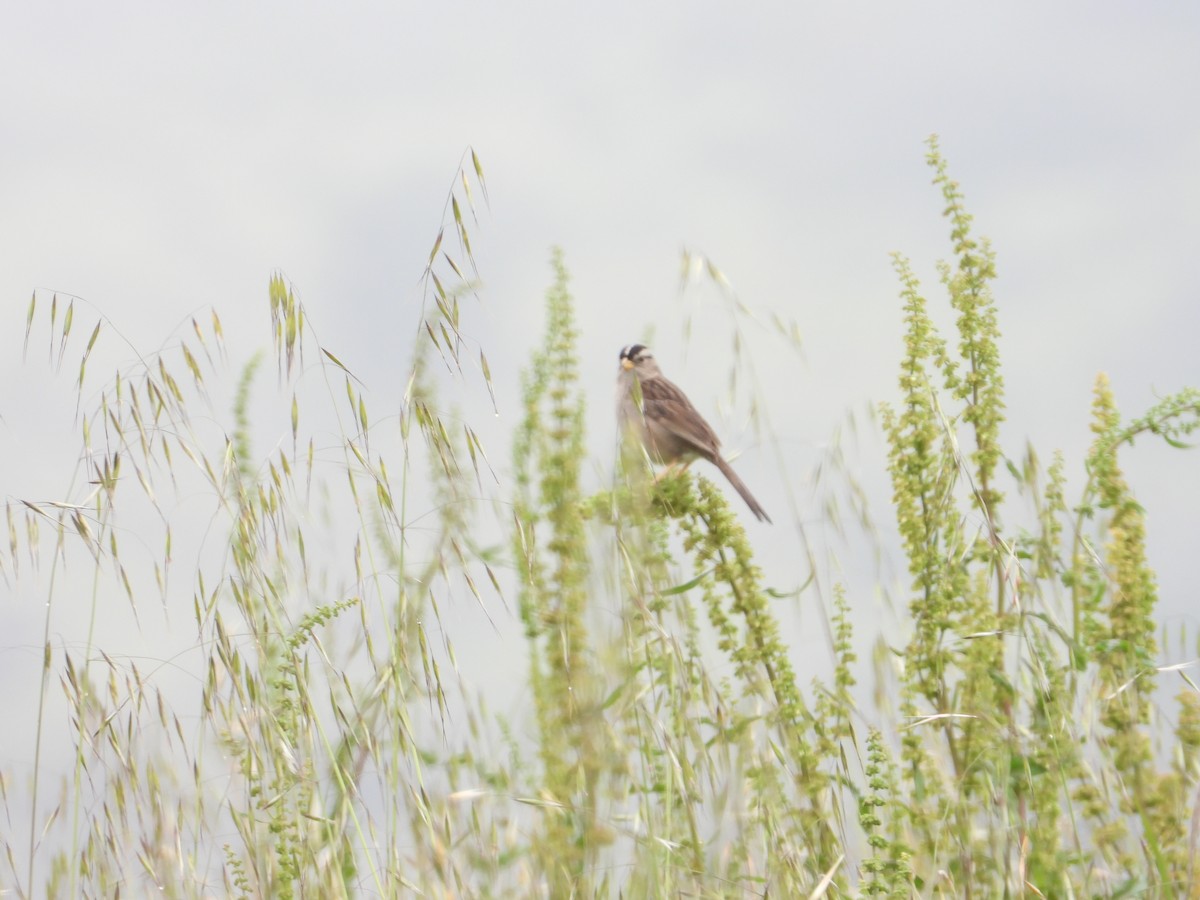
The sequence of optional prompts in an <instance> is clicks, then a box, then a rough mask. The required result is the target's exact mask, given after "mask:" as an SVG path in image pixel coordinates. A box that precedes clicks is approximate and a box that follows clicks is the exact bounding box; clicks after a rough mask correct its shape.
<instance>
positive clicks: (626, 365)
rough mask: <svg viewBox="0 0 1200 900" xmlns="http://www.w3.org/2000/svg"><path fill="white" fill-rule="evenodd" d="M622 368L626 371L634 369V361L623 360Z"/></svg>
mask: <svg viewBox="0 0 1200 900" xmlns="http://www.w3.org/2000/svg"><path fill="white" fill-rule="evenodd" d="M621 368H622V369H625V370H629V369H632V368H633V360H632V359H629V358H628V357H626V358H625V359H623V360H621Z"/></svg>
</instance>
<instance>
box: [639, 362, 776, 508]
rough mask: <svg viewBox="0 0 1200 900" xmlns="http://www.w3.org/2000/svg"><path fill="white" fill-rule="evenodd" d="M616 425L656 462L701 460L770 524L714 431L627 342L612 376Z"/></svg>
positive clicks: (673, 385) (681, 392)
mask: <svg viewBox="0 0 1200 900" xmlns="http://www.w3.org/2000/svg"><path fill="white" fill-rule="evenodd" d="M639 394H640V396H639ZM617 424H618V426H619V428H620V430H621V435H622V437H625V436H627V435H629V436H632V437H634V438H636V439H637V440H638V441H639V442H640V443H641V445H642V447H644V448H645V450H646V453H647V454H648V455H649V456H650V458H651V459H652V460H654V461H655V462H657V463H660V464H662V463H665V464H666V465H667V466H668V467H670V466H674V465H675V464H676V463H679V462H682V463H683V465H684V467H685V468H686V466H687V465H688V464H689V463H691V461H692V460H694V459H696V458H697V457H700V458H703V459H707V460H708V461H709V462H710V463H712V464H713V465H714V466H716V467H717V468H718V469H720V470H721V474H722V475H724V476H725V477H726V478H727V479H728V480H729V483H730V484H731V485H733V487H734V490H736V491H737V492H738V493H739V494H741V495H742V499H743V500H745V501H746V505H747V506H749V507H750V511H751V512H752V513H754V515H755V516H756V517H757V518H758V519H759V521H763V522H770V521H771V517H770V516H768V515H767V512H766V510H764V509H763V508H762V506H761V505H760V504H759V502H758V501H757V500H756V499H754V495H753V494H752V493H750V489H749V488H748V487H746V485H745V484H743V483H742V479H740V478H738V476H737V473H736V472H734V471H733V468H732V467H731V466H730V465H729V463H727V462H726V461H725V460H724V458H723V457H722V456H721V442H720V440H719V439H718V438H717V435H716V432H714V431H713V430H712V427H711V426H710V425H709V424H708V423H707V422H706V421H704V417H703V416H702V415H700V413H699V412H697V410H696V407H695V406H693V405H692V401H691V400H689V399H688V398H687V394H685V393H684V392H683V391H681V390H680V389H679V388H678V387H677V386H676V385H675V384H674V383H673V382H672V381H670V380H669V379H668V378H667V377H666V376H665V375H663V373H662V372H661V371H660V370H659V368H658V363H657V362H656V361H655V359H654V354H653V353H651V352H650V349H649V348H648V347H646V346H645V345H644V344H629V345H628V346H626V347H623V348H622V349H621V356H620V369H619V370H618V374H617Z"/></svg>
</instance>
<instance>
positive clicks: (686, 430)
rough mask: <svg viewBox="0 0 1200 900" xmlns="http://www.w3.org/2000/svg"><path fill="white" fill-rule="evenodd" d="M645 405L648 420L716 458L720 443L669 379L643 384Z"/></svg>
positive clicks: (654, 379)
mask: <svg viewBox="0 0 1200 900" xmlns="http://www.w3.org/2000/svg"><path fill="white" fill-rule="evenodd" d="M641 386H642V404H643V408H644V410H645V414H646V417H647V418H648V419H653V420H655V421H657V422H659V423H660V424H662V425H663V426H664V427H667V428H669V429H670V430H671V431H672V432H674V433H675V434H677V435H678V436H679V437H681V438H683V439H684V440H686V441H688V442H689V443H692V444H695V445H696V448H697V449H698V450H701V451H706V452H707V453H713V454H715V453H716V452H717V451H718V449H720V446H721V442H720V440H718V439H717V435H716V432H714V431H713V430H712V428H711V427H709V424H708V423H707V422H705V421H704V417H703V416H701V415H700V413H698V412H697V411H696V407H694V406H692V402H691V401H690V400H688V398H687V396H686V395H685V394H684V393H683V391H681V390H680V389H679V388H677V387H676V386H675V385H674V384H672V383H671V382H670V381H668V380H667V379H666V378H663V377H661V376H659V377H658V378H646V379H642V381H641Z"/></svg>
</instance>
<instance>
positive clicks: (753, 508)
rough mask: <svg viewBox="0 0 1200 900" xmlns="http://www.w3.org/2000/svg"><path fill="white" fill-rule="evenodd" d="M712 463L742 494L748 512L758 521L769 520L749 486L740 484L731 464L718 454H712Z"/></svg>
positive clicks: (740, 481) (740, 480)
mask: <svg viewBox="0 0 1200 900" xmlns="http://www.w3.org/2000/svg"><path fill="white" fill-rule="evenodd" d="M713 464H714V465H716V467H717V468H718V469H720V470H721V474H722V475H724V476H725V477H726V478H728V479H729V483H730V484H732V485H733V489H734V490H735V491H737V492H738V493H739V494H741V495H742V499H743V500H745V501H746V505H747V506H748V507H750V512H752V513H754V515H755V516H756V517H757V518H758V520H759V521H760V522H768V523H769V522H770V521H771V517H770V516H768V515H767V511H766V510H765V509H763V508H762V506H760V505H759V502H758V501H757V500H755V499H754V495H753V494H752V493H750V488H748V487H746V485H744V484H742V479H740V478H738V476H737V472H735V471H733V466H731V465H729V463H727V462H725V460H723V459H721V457H720V456H719V455H714V456H713Z"/></svg>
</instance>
